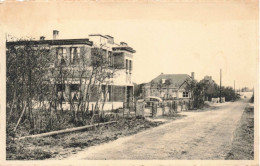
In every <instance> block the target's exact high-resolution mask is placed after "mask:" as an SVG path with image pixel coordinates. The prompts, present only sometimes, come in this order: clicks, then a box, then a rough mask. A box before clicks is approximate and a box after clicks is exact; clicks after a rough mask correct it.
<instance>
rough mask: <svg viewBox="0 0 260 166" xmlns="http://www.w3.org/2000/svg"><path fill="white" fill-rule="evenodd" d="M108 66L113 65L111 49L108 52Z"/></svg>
mask: <svg viewBox="0 0 260 166" xmlns="http://www.w3.org/2000/svg"><path fill="white" fill-rule="evenodd" d="M108 66H113V62H112V52H111V51H109V52H108Z"/></svg>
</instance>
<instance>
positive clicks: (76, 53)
mask: <svg viewBox="0 0 260 166" xmlns="http://www.w3.org/2000/svg"><path fill="white" fill-rule="evenodd" d="M79 59H80V48H76V47H72V48H70V63H71V64H77V63H79Z"/></svg>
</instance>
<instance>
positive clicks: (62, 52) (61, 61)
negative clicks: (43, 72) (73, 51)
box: [57, 47, 67, 65]
mask: <svg viewBox="0 0 260 166" xmlns="http://www.w3.org/2000/svg"><path fill="white" fill-rule="evenodd" d="M57 56H58V65H66V58H67V54H66V48H61V47H59V48H57Z"/></svg>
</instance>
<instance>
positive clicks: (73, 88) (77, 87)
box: [70, 84, 79, 91]
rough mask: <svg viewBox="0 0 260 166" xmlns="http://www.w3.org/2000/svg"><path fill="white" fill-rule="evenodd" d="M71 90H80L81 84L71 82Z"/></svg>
mask: <svg viewBox="0 0 260 166" xmlns="http://www.w3.org/2000/svg"><path fill="white" fill-rule="evenodd" d="M70 90H71V91H79V84H71V85H70Z"/></svg>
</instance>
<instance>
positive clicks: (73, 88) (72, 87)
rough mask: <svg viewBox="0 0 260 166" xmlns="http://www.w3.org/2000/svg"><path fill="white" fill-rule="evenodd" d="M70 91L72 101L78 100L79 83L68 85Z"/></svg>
mask: <svg viewBox="0 0 260 166" xmlns="http://www.w3.org/2000/svg"><path fill="white" fill-rule="evenodd" d="M70 93H71V99H72V101H75V102H76V101H78V100H79V84H71V85H70Z"/></svg>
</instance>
